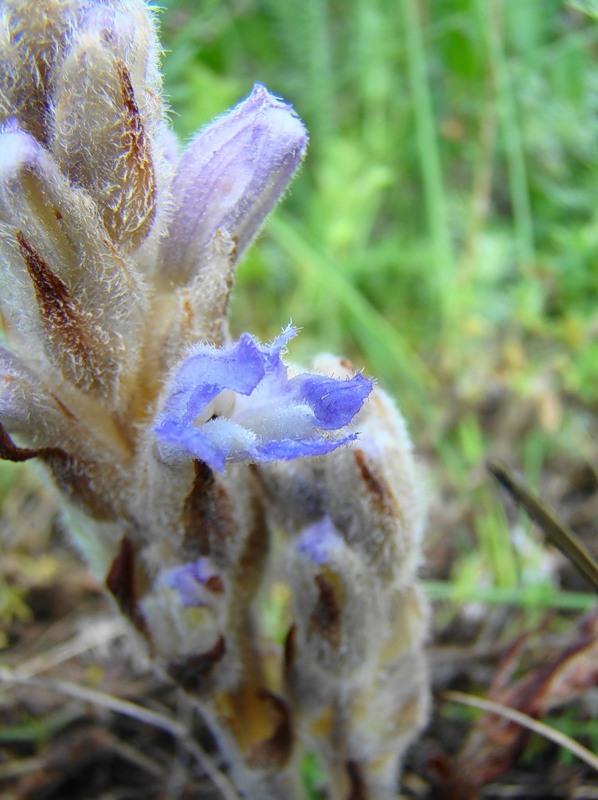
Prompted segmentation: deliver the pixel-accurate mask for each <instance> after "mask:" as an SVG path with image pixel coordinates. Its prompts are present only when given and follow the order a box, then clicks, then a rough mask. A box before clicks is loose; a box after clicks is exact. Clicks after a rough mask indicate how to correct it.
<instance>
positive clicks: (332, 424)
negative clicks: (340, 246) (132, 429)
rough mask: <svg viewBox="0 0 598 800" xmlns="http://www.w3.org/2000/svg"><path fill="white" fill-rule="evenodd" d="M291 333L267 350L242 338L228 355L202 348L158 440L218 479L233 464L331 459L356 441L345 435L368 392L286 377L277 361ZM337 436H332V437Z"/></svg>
mask: <svg viewBox="0 0 598 800" xmlns="http://www.w3.org/2000/svg"><path fill="white" fill-rule="evenodd" d="M295 333H296V331H295V329H294V328H293V327H291V326H289V327H288V328H287V329H286V330H285V331H283V333H282V334H281V335H280V336H279V337H278V338H276V339H275V340H274V341H273V342H272V344H269V345H262V344H260V343H259V342H258V341H257V340H256V339H255V338H254V337H253V336H251V335H250V334H248V333H245V334H243V335H242V336H241V338H240V339H239V341H238V342H236V343H234V344H232V345H229V346H228V347H223V348H215V347H211V346H209V345H200V346H198V347H196V349H195V350H194V352H193V353H192V354H191V355H190V356H188V357H187V358H186V359H185V361H184V362H183V363H182V365H181V366H180V367H179V369H178V371H177V372H176V374H175V376H174V379H173V381H172V383H171V386H170V391H169V395H168V398H167V400H166V403H165V406H164V409H163V411H162V413H161V414H159V416H158V419H157V423H156V426H155V429H154V430H155V433H156V434H157V436H158V439H159V440H160V441H161V442H162V443H164V444H166V445H170V446H171V447H170V448H166V449H165V450H163V452H167V451H168V450H171V451H172V449H173V448H174V449H175V450H178V451H179V452H180V451H184V452H186V453H188V454H189V455H191V456H192V457H193V458H197V459H199V460H201V461H204V462H205V463H207V464H208V465H209V466H210V467H212V468H213V469H216V470H218V471H222V470H223V469H224V467H225V464H226V463H227V462H230V461H258V462H265V461H275V460H278V459H282V460H285V461H288V460H291V459H294V458H301V457H304V456H320V455H324V454H325V453H329V452H331V451H332V450H335V449H336V448H337V447H340V446H341V445H343V444H346V443H347V442H350V441H352V440H353V439H355V438H356V436H357V434H356V433H355V432H347V431H344V432H342V429H344V428H346V426H347V425H349V423H350V422H351V421H352V420H353V417H354V416H355V415H356V414H357V412H358V411H359V409H360V408H361V406H362V405H363V402H364V400H365V399H366V397H367V396H368V395H369V393H370V391H371V389H372V383H371V381H369V380H368V379H367V378H365V377H364V376H363V375H361V374H360V373H358V374H356V375H355V376H354V377H352V378H350V379H347V380H336V379H335V378H330V377H327V376H324V375H313V374H309V373H302V374H299V375H296V376H294V377H289V375H288V372H287V367H286V365H285V364H284V362H283V360H282V358H281V354H282V351H283V350H284V347H285V345H286V343H287V342H288V341H289V339H290V338H291V337H292V336H294V335H295ZM333 432H336V433H333Z"/></svg>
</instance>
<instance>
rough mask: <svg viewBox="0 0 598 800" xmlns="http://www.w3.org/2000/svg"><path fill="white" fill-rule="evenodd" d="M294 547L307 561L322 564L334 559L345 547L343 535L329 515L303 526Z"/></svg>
mask: <svg viewBox="0 0 598 800" xmlns="http://www.w3.org/2000/svg"><path fill="white" fill-rule="evenodd" d="M295 546H296V548H297V550H298V552H299V553H301V554H302V555H303V556H305V558H307V559H308V561H313V562H314V563H315V564H318V565H319V566H322V565H324V564H330V563H332V562H333V561H334V559H335V557H336V556H338V555H339V554H340V553H341V552H342V551H343V550H344V548H345V547H346V545H345V541H344V539H343V537H342V536H341V535H340V534H339V532H338V531H337V529H336V528H335V527H334V523H333V522H332V520H331V519H330V517H329V516H325V517H322V519H320V520H318V522H314V524H313V525H309V526H308V527H307V528H304V529H303V531H302V532H301V534H300V535H299V537H298V538H297V541H296V545H295Z"/></svg>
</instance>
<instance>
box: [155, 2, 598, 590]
mask: <svg viewBox="0 0 598 800" xmlns="http://www.w3.org/2000/svg"><path fill="white" fill-rule="evenodd" d="M582 5H583V4H582ZM586 5H587V4H586ZM163 6H164V10H163V13H162V14H161V20H162V39H163V42H164V47H165V49H166V53H165V58H164V67H165V73H166V78H165V81H166V90H167V93H168V95H169V97H170V100H171V104H172V108H173V109H174V111H173V122H174V125H175V128H176V130H177V131H178V133H179V134H180V136H181V137H182V138H183V139H186V138H188V137H189V136H190V135H191V134H192V133H193V132H194V131H195V130H196V129H197V128H198V127H199V126H200V125H202V124H204V123H205V122H207V121H208V120H210V119H211V118H212V117H213V116H214V115H216V114H218V113H221V112H222V111H223V110H224V109H226V108H227V107H229V106H230V105H232V104H234V103H235V102H236V101H237V100H238V99H239V98H240V97H242V96H244V95H245V94H247V92H248V91H249V90H250V88H251V85H252V83H253V82H254V81H261V82H263V83H265V84H266V85H267V86H268V87H269V88H270V89H271V90H272V91H274V92H276V93H278V94H280V95H282V96H283V97H284V98H285V99H286V100H289V101H291V102H292V103H293V105H294V106H295V108H296V109H297V111H298V113H299V114H300V116H301V117H302V118H303V119H304V121H305V122H306V124H307V126H308V128H309V131H310V133H311V146H310V150H309V154H308V158H307V161H306V164H305V166H304V168H303V170H302V171H301V173H300V175H299V177H298V178H297V179H296V181H295V182H294V184H293V187H292V190H291V192H290V194H289V196H288V197H287V198H286V200H285V201H284V202H283V204H282V205H281V206H280V207H279V208H278V209H277V210H276V212H275V213H274V215H273V217H272V218H271V219H270V221H269V222H268V223H267V226H266V229H265V232H264V234H263V235H262V236H261V237H260V239H259V241H258V243H257V245H256V246H254V247H253V248H252V250H251V252H250V254H249V255H248V257H247V258H246V260H245V261H244V263H243V264H242V265H241V267H240V269H239V273H238V283H237V287H236V290H235V296H234V302H233V308H232V324H233V328H234V330H235V332H240V331H242V330H251V331H254V332H256V333H257V334H259V335H261V336H262V337H264V338H271V337H273V336H274V335H276V333H277V332H278V331H279V330H280V328H281V327H282V326H284V325H285V324H286V323H287V321H288V320H289V319H292V320H293V321H294V322H295V323H296V324H297V325H299V326H301V327H302V329H303V332H302V335H301V337H299V339H298V340H297V342H296V343H294V345H293V349H292V356H293V357H294V358H295V359H296V360H299V361H301V360H304V361H306V360H308V359H309V357H310V356H311V355H312V354H313V353H315V352H317V351H318V350H322V349H325V350H332V351H336V352H340V353H344V354H346V355H349V356H350V357H352V358H353V360H354V361H355V363H356V364H358V365H359V366H364V367H365V369H366V372H368V373H371V374H374V375H376V376H377V378H378V379H379V381H380V383H381V385H383V386H384V387H385V388H387V389H388V390H390V391H391V392H392V393H393V394H394V395H395V397H397V399H398V400H399V403H400V405H401V408H402V410H403V411H404V413H405V415H406V416H407V418H408V420H409V422H410V426H411V428H412V431H413V433H414V438H415V440H416V442H417V443H418V446H419V448H420V449H421V450H423V451H424V452H425V453H427V454H428V457H429V461H430V463H431V479H430V481H431V488H432V492H434V491H435V490H436V488H437V487H439V486H444V488H445V489H446V491H448V492H449V493H452V494H453V495H454V496H456V497H458V498H464V499H465V502H467V503H469V504H470V506H471V508H472V509H473V510H474V518H473V520H472V522H471V525H470V530H469V531H465V530H463V531H460V530H456V531H454V537H455V542H456V547H457V549H459V547H461V548H462V550H463V553H462V559H461V560H460V561H459V563H458V564H457V566H456V568H455V573H454V578H455V580H456V581H457V583H461V584H468V583H470V582H471V581H472V580H473V581H475V580H478V581H480V580H481V581H483V582H484V585H488V582H489V585H490V586H494V587H498V588H499V589H502V590H505V591H511V590H512V589H513V588H514V587H517V586H520V585H521V582H522V581H523V582H527V583H528V584H529V580H530V575H534V574H535V575H536V579H537V582H538V583H539V584H540V585H542V584H543V581H544V580H545V577H543V575H542V570H541V568H540V565H539V561H540V560H541V545H540V544H539V543H534V541H530V542H528V544H529V547H528V548H527V550H526V553H525V554H524V555H522V548H521V547H519V548H516V547H515V546H514V545H513V543H512V541H511V540H510V535H509V530H508V525H507V522H506V520H505V517H504V513H503V511H502V508H501V503H500V501H499V499H497V495H496V493H495V491H494V488H493V487H492V486H490V485H489V481H488V480H487V479H485V477H484V478H482V477H480V471H483V462H484V459H485V457H486V456H488V455H490V454H491V453H492V452H493V451H494V450H495V449H496V448H497V447H498V449H499V451H500V450H501V448H502V451H501V452H503V453H505V454H506V455H507V456H508V458H509V460H510V461H511V463H514V464H516V465H519V466H521V468H522V469H523V471H524V473H525V476H526V478H527V480H528V481H529V482H530V484H531V485H532V487H534V486H537V485H538V484H539V483H540V478H541V476H542V473H543V469H544V466H545V464H546V461H547V459H549V458H551V457H553V456H554V455H555V454H557V455H558V454H561V453H562V454H570V453H572V452H574V453H575V455H576V456H577V457H579V458H580V459H581V460H584V459H587V460H588V461H590V462H591V460H592V458H593V457H595V455H596V448H595V445H594V444H593V442H592V441H589V440H588V424H589V423H588V420H591V419H593V420H595V417H596V410H597V409H598V402H597V401H598V265H597V256H598V202H597V201H598V174H597V173H598V170H597V167H598V124H597V122H598V116H597V114H598V22H596V20H595V19H593V18H592V17H591V16H586V15H584V13H582V11H581V10H580V3H576V4H573V3H571V4H567V3H564V2H559V1H558V0H502V2H501V1H500V0H496V2H492V3H488V2H487V0H443V2H432V0H427V1H426V0H398V1H397V0H343V1H342V2H340V0H284V1H283V0H229V1H228V2H226V3H225V2H216V0H205V1H204V2H202V3H201V4H196V3H195V2H194V0H165V2H164V3H163ZM504 393H507V394H508V395H509V396H511V395H512V396H513V399H511V401H510V402H511V403H512V404H513V405H514V407H515V409H517V404H518V403H521V408H522V411H521V413H522V415H524V416H525V415H527V416H528V417H529V416H530V415H531V417H532V419H531V420H530V421H528V424H526V425H525V426H519V427H518V426H517V425H514V426H513V425H511V426H510V427H509V424H510V423H509V422H508V420H507V422H505V426H506V427H505V429H504V430H500V421H499V423H496V424H497V425H498V426H499V429H496V425H495V427H494V428H492V427H490V428H489V427H488V426H485V425H484V424H483V422H482V421H481V414H482V412H481V411H480V409H481V408H483V407H484V404H488V403H489V402H490V401H491V399H492V398H493V397H501V396H502V395H503V394H504ZM515 415H516V412H515ZM507 416H508V415H507ZM472 476H473V477H472ZM472 481H473V485H472ZM522 524H524V525H525V524H526V523H524V521H523V520H522ZM528 527H529V526H528ZM472 534H473V536H474V538H475V542H476V547H475V548H474V550H473V551H472V550H471V538H470V537H471V535H472ZM534 570H535V572H534ZM471 573H473V575H474V577H472V576H471ZM481 576H483V577H481Z"/></svg>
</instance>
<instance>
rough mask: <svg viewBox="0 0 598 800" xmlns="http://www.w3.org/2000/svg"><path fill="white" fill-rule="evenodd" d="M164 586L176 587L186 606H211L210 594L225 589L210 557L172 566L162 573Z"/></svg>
mask: <svg viewBox="0 0 598 800" xmlns="http://www.w3.org/2000/svg"><path fill="white" fill-rule="evenodd" d="M159 582H160V583H161V584H162V585H163V586H168V588H169V589H175V590H176V591H177V592H178V596H179V599H180V601H181V603H182V604H183V605H184V606H187V607H193V606H209V605H211V603H210V595H211V594H212V595H213V594H220V593H221V592H222V591H223V590H224V586H223V584H222V579H221V578H220V576H219V575H218V573H217V572H216V570H215V569H214V566H213V564H212V562H211V561H210V559H209V558H205V557H204V558H198V559H197V560H196V561H189V562H188V563H186V564H182V565H181V566H179V567H172V568H171V569H167V570H165V571H164V572H163V573H162V574H161V575H160V581H159Z"/></svg>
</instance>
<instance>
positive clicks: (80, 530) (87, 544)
mask: <svg viewBox="0 0 598 800" xmlns="http://www.w3.org/2000/svg"><path fill="white" fill-rule="evenodd" d="M0 15H1V16H0V265H1V269H2V298H1V305H0V312H1V319H2V326H3V330H4V340H5V344H6V349H1V350H0V375H1V384H0V386H1V393H0V421H1V426H0V456H1V457H2V458H5V459H9V460H12V461H27V460H29V459H37V460H38V461H39V462H43V464H44V465H45V468H46V470H47V472H48V473H49V474H50V475H51V476H52V479H53V482H54V484H55V485H56V487H57V489H58V491H59V493H60V495H61V498H62V505H63V508H64V516H65V522H66V525H67V526H68V529H69V530H70V531H71V533H72V535H73V537H74V539H75V541H76V543H77V545H78V546H79V548H80V550H81V552H82V554H83V556H84V557H85V558H86V560H87V562H88V564H89V566H90V569H91V570H92V571H93V573H94V575H96V576H97V577H98V578H99V579H100V580H101V581H103V582H104V583H105V586H106V587H107V590H108V592H109V593H110V594H111V595H112V596H113V598H114V600H115V603H116V605H117V606H118V607H119V608H120V611H121V612H122V613H123V614H124V615H125V616H126V617H127V618H128V619H129V620H130V622H131V624H132V626H133V628H134V629H136V631H137V632H138V635H139V639H140V640H141V641H143V642H144V643H145V646H146V647H147V649H148V651H149V652H150V654H151V655H152V658H153V659H154V661H155V663H156V665H157V667H158V668H159V669H160V670H161V671H162V672H163V673H165V674H167V675H168V676H169V677H170V678H171V679H172V680H173V681H175V682H176V683H177V684H178V685H179V686H180V687H181V689H182V690H183V691H184V692H185V694H186V696H187V697H188V699H189V702H191V703H194V704H196V705H197V706H198V707H200V708H201V709H202V711H203V713H204V714H205V715H206V716H207V718H208V720H209V722H210V724H211V725H212V728H213V730H214V732H215V734H216V736H217V738H218V740H219V743H220V745H221V747H222V750H223V752H224V753H225V755H226V758H227V760H228V763H229V765H230V770H231V774H232V776H233V779H234V780H235V782H236V784H237V786H238V788H239V791H240V792H241V793H242V794H243V795H244V796H246V797H248V798H253V799H254V800H267V798H281V799H282V798H285V800H286V799H287V798H289V799H291V798H299V797H302V796H303V787H302V784H301V781H300V779H299V777H298V775H299V771H298V764H299V763H300V761H301V759H302V757H303V756H304V755H305V753H307V752H310V751H311V752H315V753H317V757H318V760H319V762H320V765H321V767H322V771H323V775H324V780H325V783H326V790H327V792H328V794H327V797H330V798H332V799H333V800H349V798H354V799H355V798H388V797H392V796H394V790H395V786H396V779H397V773H398V769H399V765H400V762H401V758H402V755H403V752H404V750H405V748H406V747H407V745H408V744H409V743H410V742H412V741H413V739H414V737H415V736H416V734H417V733H418V731H420V729H421V727H422V725H423V723H424V721H425V718H426V714H427V707H428V687H427V678H426V666H425V660H424V656H423V653H422V642H423V639H424V637H425V633H426V624H427V623H426V620H427V611H426V604H425V602H424V599H423V596H422V593H421V590H420V588H419V587H418V585H417V582H416V578H415V571H416V568H417V564H418V559H419V547H420V532H421V525H422V512H421V502H420V496H419V491H418V483H419V482H418V478H417V474H416V470H415V467H414V462H413V457H412V452H411V445H410V442H409V439H408V436H407V433H406V430H405V427H404V424H403V421H402V418H401V417H400V415H399V413H398V412H397V410H396V408H395V406H394V404H393V402H392V401H391V400H390V398H389V397H388V396H387V395H386V394H385V393H384V392H383V391H382V390H381V389H379V388H377V387H375V386H373V385H372V383H371V381H369V380H368V379H367V378H366V377H364V376H363V375H362V374H361V373H359V372H356V371H355V370H354V369H353V368H352V367H351V365H350V364H349V363H348V362H347V361H346V360H343V359H339V358H335V357H333V356H330V355H324V356H321V357H319V358H318V359H316V362H315V364H314V365H313V368H312V371H311V372H305V371H302V370H301V369H299V368H297V367H296V366H294V365H292V364H291V363H289V362H287V360H286V359H285V350H286V346H287V343H288V342H289V340H290V339H291V338H292V337H293V336H294V335H295V333H296V331H295V329H294V328H293V327H291V326H289V327H287V328H286V329H285V330H284V331H283V332H282V333H281V334H280V335H278V336H277V337H276V338H275V339H274V340H273V341H272V342H271V343H270V344H263V343H261V342H259V341H257V340H256V339H255V338H254V337H253V336H252V335H251V334H249V333H245V334H243V335H242V336H240V337H239V339H238V340H233V339H232V338H231V336H230V333H229V329H228V321H227V305H228V298H229V294H230V291H231V287H232V284H233V279H234V273H235V269H236V265H237V262H238V261H239V259H240V257H241V256H242V255H243V252H244V251H245V249H246V248H247V246H248V245H249V243H250V242H251V240H252V239H253V237H254V236H255V235H256V233H257V232H258V230H259V228H260V226H261V224H262V223H263V221H264V219H265V217H266V216H267V215H268V214H269V212H270V211H271V210H272V208H273V206H274V205H275V204H276V202H277V201H278V199H279V198H280V197H281V195H282V194H283V193H284V192H285V190H286V188H287V186H288V184H289V182H290V180H291V178H292V176H293V174H294V173H295V171H296V170H297V168H298V167H299V165H300V163H301V161H302V159H303V157H304V154H305V149H306V144H307V134H306V131H305V128H304V126H303V124H302V122H301V120H300V119H299V118H298V116H297V115H296V114H295V112H294V111H293V109H292V108H291V106H290V105H288V104H287V103H285V102H284V101H282V100H281V99H280V98H278V97H275V96H273V95H272V94H270V93H269V92H268V91H267V89H265V88H264V87H263V86H261V85H256V86H255V87H254V89H253V91H252V92H251V94H250V95H249V96H248V97H247V98H246V99H245V100H242V101H241V102H240V103H239V104H238V105H237V106H236V107H235V108H233V109H232V110H231V111H229V112H227V113H226V114H224V115H223V116H222V117H220V118H219V119H217V120H216V121H215V122H213V123H212V124H211V125H208V126H207V127H206V128H204V129H203V130H202V131H200V132H199V134H198V135H197V136H196V137H195V138H194V139H193V141H191V142H190V143H189V144H188V145H187V146H186V148H185V149H184V150H183V152H182V154H179V144H178V142H177V140H176V137H175V135H174V134H173V132H172V130H171V129H170V128H169V126H168V122H167V120H166V116H165V108H164V105H163V102H162V100H161V82H160V74H159V70H158V53H159V48H158V41H157V38H156V33H155V26H154V20H153V15H152V12H151V9H149V8H148V7H147V6H146V5H145V4H144V3H143V2H142V0H112V1H110V0H104V2H100V1H99V0H35V2H34V0H3V2H0ZM275 581H277V582H280V581H285V582H286V584H287V586H288V595H289V598H290V599H289V609H288V633H287V635H286V641H285V642H284V647H281V646H279V647H277V646H276V643H274V642H272V641H268V639H267V631H266V630H264V627H263V625H261V623H260V616H259V604H260V602H262V600H263V598H264V596H266V597H267V595H268V592H269V591H270V589H271V587H272V585H273V582H275ZM274 655H275V656H276V657H275V658H274Z"/></svg>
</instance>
